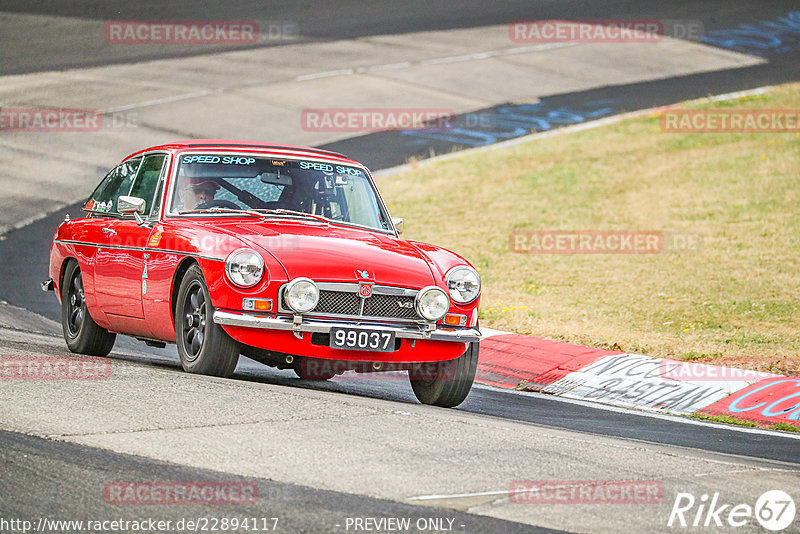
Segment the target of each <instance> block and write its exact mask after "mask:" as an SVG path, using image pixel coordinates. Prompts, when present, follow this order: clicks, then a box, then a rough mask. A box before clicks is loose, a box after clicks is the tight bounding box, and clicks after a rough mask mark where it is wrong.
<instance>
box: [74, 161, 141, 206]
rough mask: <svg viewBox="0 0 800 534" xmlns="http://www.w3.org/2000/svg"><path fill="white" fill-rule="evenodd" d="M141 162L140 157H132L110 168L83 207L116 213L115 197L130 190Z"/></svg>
mask: <svg viewBox="0 0 800 534" xmlns="http://www.w3.org/2000/svg"><path fill="white" fill-rule="evenodd" d="M141 162H142V158H134V159H131V160H128V161H126V162H124V163H120V164H119V165H117V166H116V167H115V168H114V169H112V170H111V172H109V173H108V174H106V176H105V178H103V181H102V182H100V185H98V186H97V188H96V189H95V190H94V192H93V193H92V195H91V196H90V197H89V200H88V201H87V202H86V204H85V205H84V209H86V210H88V211H93V212H96V213H117V199H118V198H119V197H120V196H122V195H127V194H128V192H129V191H130V189H131V185H132V184H133V178H134V176H136V171H137V170H138V169H139V164H140V163H141Z"/></svg>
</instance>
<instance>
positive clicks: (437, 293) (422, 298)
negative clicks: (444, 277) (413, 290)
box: [414, 286, 450, 322]
mask: <svg viewBox="0 0 800 534" xmlns="http://www.w3.org/2000/svg"><path fill="white" fill-rule="evenodd" d="M414 307H415V308H416V310H417V313H418V314H420V316H422V317H423V318H425V319H427V320H428V321H433V322H435V321H438V320H439V319H441V318H442V317H444V314H446V313H447V310H449V309H450V299H449V298H447V293H445V292H444V290H442V289H440V288H438V287H436V286H428V287H423V288H422V289H420V290H419V293H417V298H416V299H415V300H414Z"/></svg>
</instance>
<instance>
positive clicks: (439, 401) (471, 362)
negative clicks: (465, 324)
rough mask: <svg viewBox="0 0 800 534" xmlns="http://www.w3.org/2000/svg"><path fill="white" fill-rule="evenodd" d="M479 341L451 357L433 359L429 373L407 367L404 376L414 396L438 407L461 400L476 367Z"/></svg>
mask: <svg viewBox="0 0 800 534" xmlns="http://www.w3.org/2000/svg"><path fill="white" fill-rule="evenodd" d="M479 345H480V344H479V343H478V342H472V343H470V344H469V347H468V348H467V350H466V352H464V354H462V355H461V356H459V357H458V358H456V359H455V360H450V361H447V362H437V363H436V365H435V368H436V371H435V372H433V373H430V372H427V373H426V372H425V371H416V370H413V369H412V370H410V371H409V372H408V377H409V380H410V382H411V389H413V390H414V395H416V397H417V400H419V401H420V402H421V403H422V404H430V405H432V406H441V407H442V408H453V407H455V406H458V405H459V404H461V403H462V402H464V399H466V398H467V395H468V394H469V391H470V389H472V383H473V382H474V380H475V372H476V371H477V369H478V351H479Z"/></svg>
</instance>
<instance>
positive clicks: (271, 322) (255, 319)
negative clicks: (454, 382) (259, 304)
mask: <svg viewBox="0 0 800 534" xmlns="http://www.w3.org/2000/svg"><path fill="white" fill-rule="evenodd" d="M214 322H215V323H217V324H219V325H227V326H243V327H247V328H259V329H264V330H288V331H292V330H294V331H295V332H312V333H322V334H327V333H330V331H331V328H357V327H362V328H363V327H369V328H371V329H374V330H378V331H383V332H394V333H395V336H396V337H398V338H402V339H429V340H432V341H453V342H459V343H468V342H472V341H480V340H481V333H480V331H479V330H478V329H476V328H466V329H464V330H443V329H436V330H432V331H430V332H427V331H426V330H425V329H423V328H413V327H403V326H394V325H385V324H373V323H371V322H370V321H359V322H358V323H348V322H343V321H320V320H316V319H310V320H309V319H308V318H304V319H303V322H302V323H301V324H300V325H299V328H298V327H296V325H294V324H293V322H292V317H286V316H275V317H265V316H263V315H249V314H244V313H233V312H227V311H219V310H217V311H215V312H214Z"/></svg>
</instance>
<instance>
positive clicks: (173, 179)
mask: <svg viewBox="0 0 800 534" xmlns="http://www.w3.org/2000/svg"><path fill="white" fill-rule="evenodd" d="M212 154H213V155H224V156H250V157H253V156H254V157H261V158H265V159H269V158H277V159H286V160H292V161H316V162H320V163H327V164H331V163H337V164H341V165H346V166H347V167H352V168H354V169H358V170H360V171H362V172H363V173H364V176H365V177H366V178H367V183H368V184H369V186H370V189H371V190H372V193H373V194H374V195H375V200H376V201H377V205H378V209H379V212H380V215H381V219H383V218H385V220H386V221H387V222H390V221H391V216H390V215H389V210H388V208H387V206H386V203H385V202H384V201H383V197H382V196H381V194H380V192H379V191H378V189H377V186H376V184H375V180H374V178H373V176H372V174H371V173H370V172H369V169H367V167H366V166H364V165H363V164H361V163H358V162H353V163H344V162H332V161H331V160H329V159H325V158H322V157H319V158H315V157H296V156H287V155H285V154H282V155H281V154H265V153H263V152H251V151H240V152H237V151H213V152H211V151H206V150H203V151H188V150H187V151H182V150H179V151H176V153H175V154H174V156H175V157H174V158H173V160H172V162H173V163H174V165H172V169H171V171H170V175H169V187H168V188H167V192H166V194H165V197H164V204H165V205H166V204H167V203H170V204H171V200H172V198H173V196H174V194H175V188H176V187H177V174H178V171H179V169H180V166H181V158H182V157H183V156H192V155H212ZM170 208H171V206H170ZM287 211H289V210H287ZM162 213H163V216H162V218H164V219H166V218H185V217H196V216H198V215H204V214H210V215H214V216H234V215H236V213H235V212H231V213H230V214H228V213H224V212H216V213H215V212H209V211H207V210H203V211H202V213H201V212H199V211H198V212H195V210H187V211H176V210H174V209H167V210H164V211H163V212H162ZM299 213H303V212H299ZM270 215H273V214H270ZM284 216H285V217H288V216H289V215H288V214H287V215H284ZM304 216H308V217H312V216H313V217H318V218H319V219H320V220H324V221H326V222H328V223H330V224H334V225H340V226H347V227H354V228H363V229H367V230H372V231H377V232H381V233H385V234H390V235H394V233H395V232H394V229H392V228H383V227H377V226H367V225H363V224H358V223H352V222H348V221H339V220H334V219H328V218H327V217H324V216H322V215H316V214H311V213H308V214H304ZM296 217H300V215H296ZM383 222H384V221H383V220H381V223H383Z"/></svg>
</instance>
